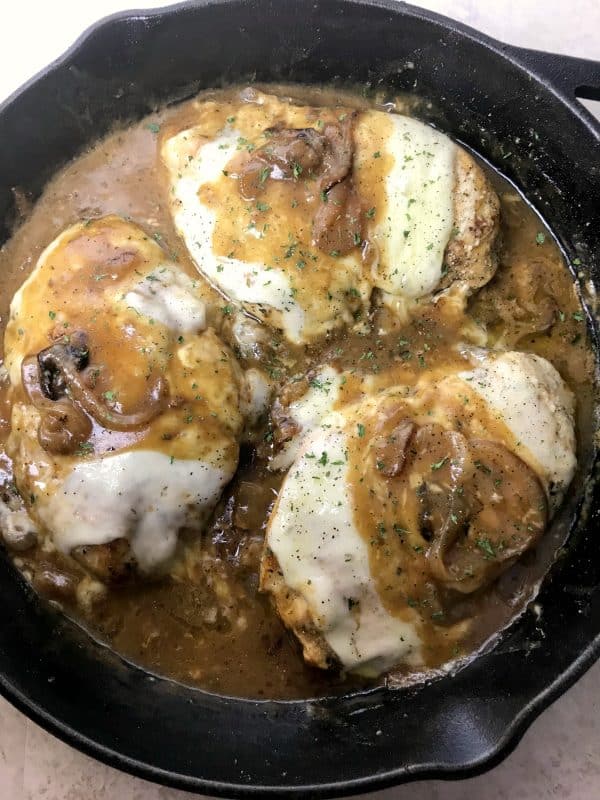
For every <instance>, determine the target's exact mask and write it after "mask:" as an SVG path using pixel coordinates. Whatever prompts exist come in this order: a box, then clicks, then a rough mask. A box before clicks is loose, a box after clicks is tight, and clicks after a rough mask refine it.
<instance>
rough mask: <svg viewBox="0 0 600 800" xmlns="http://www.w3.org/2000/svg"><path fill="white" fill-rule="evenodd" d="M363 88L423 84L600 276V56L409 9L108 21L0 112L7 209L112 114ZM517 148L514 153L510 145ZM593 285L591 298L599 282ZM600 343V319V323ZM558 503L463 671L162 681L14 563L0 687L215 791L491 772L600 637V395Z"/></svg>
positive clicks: (1, 572)
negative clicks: (279, 685) (531, 580)
mask: <svg viewBox="0 0 600 800" xmlns="http://www.w3.org/2000/svg"><path fill="white" fill-rule="evenodd" d="M252 79H257V80H263V81H265V80H285V81H308V82H315V81H317V82H321V81H328V82H338V83H340V84H347V83H358V84H361V85H365V86H385V87H389V88H390V90H391V91H398V90H402V91H405V90H407V91H411V92H416V93H419V94H421V95H424V96H427V97H429V98H430V99H431V100H432V101H433V102H434V108H436V107H438V108H443V114H442V113H439V112H437V111H435V110H432V111H430V112H428V113H429V119H430V120H431V121H433V122H435V123H436V124H438V125H439V126H440V127H442V128H443V129H444V130H446V131H448V132H449V133H451V134H453V135H454V136H455V137H457V138H458V139H459V140H461V141H463V142H464V143H466V144H467V145H469V146H471V147H473V148H475V149H476V150H477V151H478V152H480V153H481V154H483V155H484V156H485V157H487V158H488V159H489V160H490V161H491V162H492V163H493V164H496V165H498V166H500V168H501V169H502V170H503V171H504V172H505V174H507V175H508V177H509V178H511V179H512V180H514V181H515V182H516V184H517V185H518V186H519V187H520V188H521V189H523V190H524V192H525V194H526V195H527V197H528V198H529V199H530V200H531V202H532V203H533V204H534V205H535V206H536V207H537V208H538V209H539V211H540V212H541V213H542V214H543V216H544V217H545V218H546V220H547V222H548V223H549V225H550V226H551V228H552V229H553V230H554V231H555V233H556V235H557V237H558V239H559V242H560V244H561V246H562V247H563V249H564V251H565V253H566V255H567V256H568V258H569V259H570V260H571V261H572V260H573V259H574V258H579V259H581V264H582V266H581V267H580V268H579V269H580V270H582V278H583V283H585V281H587V280H588V279H589V280H591V281H592V282H595V283H596V284H598V282H600V260H599V259H600V179H599V170H600V131H599V127H598V125H597V123H595V122H594V121H593V119H592V117H591V116H590V115H589V114H588V113H587V112H586V111H585V110H584V109H583V108H582V107H581V106H580V105H579V104H578V103H577V102H576V100H575V97H574V92H575V90H576V89H578V91H579V93H580V94H583V95H584V96H587V97H590V98H593V97H596V98H597V99H600V65H599V64H594V63H593V62H586V61H581V60H578V59H568V58H558V57H555V56H549V55H547V54H543V53H534V52H530V51H519V50H516V49H513V48H509V47H506V46H505V45H501V44H499V43H498V42H495V41H493V40H491V39H488V38H487V37H485V36H483V35H481V34H479V33H477V32H475V31H472V30H470V29H468V28H465V27H463V26H461V25H458V24H457V23H454V22H452V21H450V20H447V19H444V18H441V17H438V16H436V15H433V14H430V13H426V12H423V11H420V10H419V9H416V8H413V7H410V6H406V5H404V4H400V3H392V2H387V0H381V2H368V1H367V0H364V1H363V2H343V0H294V1H292V0H290V2H286V1H285V0H229V1H228V0H215V2H198V3H191V4H186V5H181V6H174V7H172V8H169V9H165V10H159V11H153V12H132V13H130V14H122V15H117V16H114V17H111V18H109V19H107V20H105V21H103V22H101V23H99V24H98V25H96V26H95V27H94V28H92V29H91V30H90V31H88V32H87V33H86V34H85V35H84V36H83V37H82V38H81V39H80V40H79V41H78V42H77V43H76V44H75V45H74V47H73V48H71V50H70V51H69V52H68V53H67V54H66V55H65V56H64V57H63V58H61V59H60V60H59V61H57V62H56V63H55V64H53V65H52V66H50V67H49V68H48V69H47V70H46V71H45V72H43V73H42V74H41V75H39V76H38V77H37V78H35V79H34V80H33V81H31V82H30V83H29V84H28V85H27V86H26V87H24V88H23V89H22V90H21V91H19V92H17V93H16V94H15V95H14V96H13V97H12V98H11V99H9V100H8V101H7V102H6V103H5V104H4V106H3V107H2V108H1V109H0V142H1V143H2V147H1V148H0V211H1V213H0V220H2V225H3V232H2V236H4V237H6V235H8V230H9V226H10V222H11V219H12V214H13V209H12V199H11V198H12V195H11V187H12V186H20V187H22V188H24V189H25V190H27V191H29V192H31V193H32V195H33V196H35V195H37V194H39V192H40V191H41V189H42V188H43V185H44V183H45V181H46V180H47V179H48V177H49V176H50V175H51V174H52V173H53V172H54V171H55V170H56V169H57V168H58V167H59V166H60V165H61V164H63V163H64V162H65V161H67V160H68V159H70V158H71V157H72V156H74V155H75V154H76V153H77V152H78V151H80V150H81V149H82V148H83V147H84V146H86V145H87V144H89V143H90V142H92V141H93V140H95V139H96V138H98V137H99V136H100V135H101V134H103V133H104V132H106V131H107V130H109V128H110V127H111V126H112V125H113V124H114V123H115V121H117V120H119V121H122V120H129V119H134V118H139V117H140V116H142V115H143V114H145V113H147V112H149V111H151V110H152V109H154V108H155V107H156V106H157V105H158V104H161V103H164V102H167V101H169V102H170V101H174V100H177V99H182V98H184V97H187V96H189V95H190V94H192V93H194V92H195V91H197V90H198V89H200V88H203V87H208V86H216V85H220V84H223V83H229V82H240V81H246V80H252ZM507 153H511V154H512V155H511V157H510V158H507V159H504V160H503V156H505V155H506V154H507ZM586 296H587V295H586V294H585V292H584V298H585V297H586ZM589 325H590V329H591V331H592V336H593V337H595V325H596V323H595V319H594V317H593V315H592V314H590V317H589ZM584 428H585V429H584V430H582V431H581V437H582V441H583V443H584V447H583V453H582V457H581V464H580V468H579V473H578V475H577V477H576V479H575V481H574V483H573V489H572V492H571V496H570V497H569V498H568V502H567V503H566V507H565V508H564V510H563V512H562V513H561V514H560V515H559V518H558V520H557V521H556V524H555V530H554V533H553V534H551V535H556V536H557V540H559V539H560V537H561V535H563V534H564V532H565V531H566V530H567V529H571V535H570V538H569V544H568V546H567V548H566V549H565V551H564V553H563V556H562V558H561V559H559V562H558V563H557V565H556V567H555V568H554V570H553V572H552V574H551V576H550V577H549V579H547V580H546V581H545V583H544V585H543V588H542V591H541V594H540V598H539V602H540V604H541V606H542V608H543V615H542V617H541V620H537V618H536V617H535V616H534V615H533V614H529V613H528V614H525V615H524V616H523V617H522V619H521V620H520V621H519V622H518V623H517V624H515V625H514V626H513V627H512V628H511V629H510V631H509V632H508V633H507V634H506V635H505V636H504V637H503V639H502V641H501V643H500V644H499V645H498V646H497V647H496V648H495V649H494V650H493V651H492V652H489V653H487V654H486V655H482V656H481V657H479V658H478V659H476V660H475V661H474V662H473V663H472V664H470V665H469V666H468V667H467V668H465V669H464V670H462V671H461V672H459V673H458V674H457V675H456V676H455V677H445V678H442V679H439V680H437V681H434V682H432V683H430V684H429V685H426V686H423V687H420V688H416V689H411V690H406V691H397V692H390V691H384V690H376V691H373V692H370V693H363V694H357V695H354V696H348V697H343V698H339V699H328V700H318V701H309V702H287V703H283V702H268V701H267V702H253V701H243V700H237V699H231V698H225V697H219V696H215V695H210V694H207V693H205V692H202V691H198V690H193V689H188V688H185V687H182V686H179V685H177V684H174V683H172V682H170V681H167V680H163V679H160V678H155V677H152V676H149V675H148V674H147V673H145V672H143V671H142V670H140V669H137V668H135V667H133V666H131V665H129V664H127V663H125V662H123V661H122V660H121V659H120V658H119V657H118V656H116V655H115V654H114V653H112V652H110V651H108V650H107V649H106V648H104V647H102V646H100V645H98V644H96V643H94V642H93V641H91V640H90V639H89V637H88V636H87V635H86V634H84V633H83V632H82V631H81V630H80V629H79V628H77V627H76V626H75V625H73V624H71V623H69V622H68V621H66V620H65V619H63V618H62V617H61V616H60V615H59V614H57V613H56V612H54V611H52V610H51V609H50V608H49V607H47V606H46V605H45V604H44V603H42V602H41V601H39V600H38V599H37V597H36V596H34V595H33V593H32V592H31V591H30V589H29V588H28V587H27V586H26V585H25V583H24V581H23V580H22V579H21V578H20V577H19V576H18V574H17V573H16V572H15V570H14V569H13V568H12V567H11V566H10V564H9V562H8V559H6V558H3V557H0V609H1V611H0V690H1V691H2V693H3V694H4V695H5V696H6V697H7V698H8V699H10V700H11V702H13V703H14V704H15V705H16V706H17V707H18V708H20V709H21V710H22V711H24V712H25V713H26V714H28V715H29V716H30V717H32V718H33V719H34V720H35V721H36V722H38V723H39V724H41V725H43V726H44V727H45V728H47V729H48V730H50V731H51V732H52V733H54V734H56V735H58V736H60V737H61V738H62V739H64V740H65V741H67V742H69V743H70V744H72V745H74V746H76V747H78V748H80V749H81V750H84V751H85V752H87V753H89V754H91V755H93V756H95V757H97V758H99V759H101V760H103V761H105V762H107V763H109V764H112V765H113V766H116V767H119V768H121V769H125V770H128V771H129V772H132V773H135V774H137V775H141V776H143V777H145V778H149V779H151V780H155V781H159V782H163V783H166V784H171V785H173V786H178V787H180V788H185V789H191V790H197V791H201V792H203V793H208V794H215V795H225V796H230V797H231V796H242V795H247V794H257V795H258V794H265V793H268V794H277V795H288V794H290V795H291V794H297V795H300V794H302V795H306V796H308V795H310V796H325V795H327V796H332V795H342V794H354V793H357V792H360V791H365V790H369V789H375V788H381V787H383V786H386V785H391V784H395V783H400V782H403V781H408V780H412V779H415V778H424V777H464V776H466V775H469V774H473V773H475V772H478V771H482V770H483V769H486V768H488V767H490V766H491V765H493V764H495V763H496V762H498V761H499V760H500V759H501V758H503V757H504V756H505V755H506V754H507V753H508V752H509V751H510V749H511V748H512V747H514V745H515V744H516V742H517V741H518V740H519V738H520V736H521V735H522V734H523V732H524V730H525V728H526V727H527V725H528V724H530V723H531V721H532V720H533V719H534V718H535V716H536V715H537V714H538V713H539V712H540V711H541V710H542V709H543V708H544V707H545V706H546V705H547V704H548V703H549V702H550V701H551V700H553V699H554V698H555V697H556V696H557V695H558V694H559V693H560V692H563V691H565V689H567V688H568V686H570V685H571V684H572V683H573V681H574V680H576V678H577V677H578V676H579V675H580V674H581V673H582V672H583V671H584V669H586V668H587V667H588V666H589V665H590V664H591V663H592V662H593V660H594V659H595V658H597V656H598V654H599V652H600V589H599V587H600V541H599V538H598V527H599V522H598V512H599V509H600V491H599V484H598V481H597V475H596V463H595V462H596V454H595V451H594V449H593V447H592V436H593V434H594V432H595V420H594V418H593V414H592V411H591V410H590V413H589V415H588V420H587V422H586V423H585V425H584Z"/></svg>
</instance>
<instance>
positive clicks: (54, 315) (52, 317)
mask: <svg viewBox="0 0 600 800" xmlns="http://www.w3.org/2000/svg"><path fill="white" fill-rule="evenodd" d="M48 316H49V317H50V319H56V311H49V312H48Z"/></svg>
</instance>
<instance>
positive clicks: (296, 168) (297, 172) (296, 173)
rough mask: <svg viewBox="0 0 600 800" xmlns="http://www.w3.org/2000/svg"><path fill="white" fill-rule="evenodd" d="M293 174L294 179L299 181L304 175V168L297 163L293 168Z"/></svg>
mask: <svg viewBox="0 0 600 800" xmlns="http://www.w3.org/2000/svg"><path fill="white" fill-rule="evenodd" d="M292 173H293V175H294V178H296V179H298V178H299V177H300V175H302V167H301V165H300V164H298V163H297V162H295V163H294V166H293V167H292Z"/></svg>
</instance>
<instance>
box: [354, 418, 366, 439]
mask: <svg viewBox="0 0 600 800" xmlns="http://www.w3.org/2000/svg"><path fill="white" fill-rule="evenodd" d="M356 430H357V433H358V435H359V437H360V438H361V439H362V437H363V436H364V435H365V426H364V425H363V424H362V422H359V423H358V425H357V426H356Z"/></svg>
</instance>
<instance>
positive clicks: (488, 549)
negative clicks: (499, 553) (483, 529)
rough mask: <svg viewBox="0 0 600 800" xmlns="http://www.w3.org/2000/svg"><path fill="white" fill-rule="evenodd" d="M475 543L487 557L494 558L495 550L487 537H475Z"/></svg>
mask: <svg viewBox="0 0 600 800" xmlns="http://www.w3.org/2000/svg"><path fill="white" fill-rule="evenodd" d="M475 544H476V545H477V547H478V548H479V549H480V550H481V552H482V553H483V555H484V556H485V557H486V558H487V559H492V558H496V551H495V550H494V547H493V545H492V543H491V542H490V540H489V539H486V538H484V537H482V538H481V539H477V541H476V542H475Z"/></svg>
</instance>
